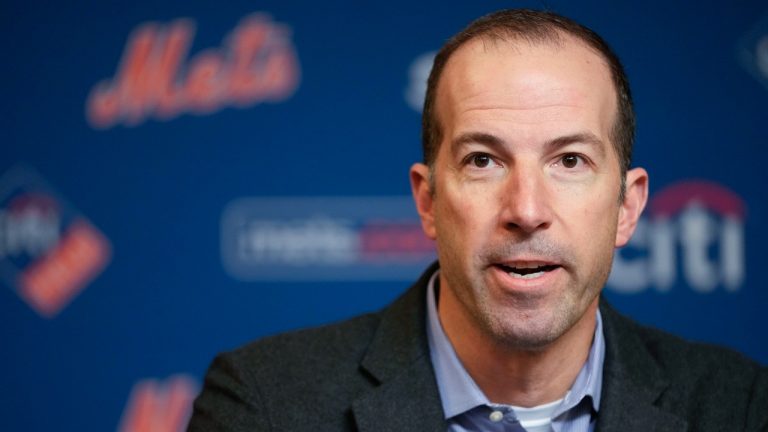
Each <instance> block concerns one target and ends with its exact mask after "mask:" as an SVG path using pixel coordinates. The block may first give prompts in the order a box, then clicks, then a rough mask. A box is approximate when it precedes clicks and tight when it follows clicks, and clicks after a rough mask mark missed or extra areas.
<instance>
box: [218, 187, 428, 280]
mask: <svg viewBox="0 0 768 432" xmlns="http://www.w3.org/2000/svg"><path fill="white" fill-rule="evenodd" d="M221 254H222V261H223V264H224V268H225V269H226V271H227V272H228V273H229V274H230V275H231V276H232V277H234V278H236V279H240V280H248V281H259V280H269V281H302V280H303V281H313V280H412V279H413V278H415V277H417V276H418V275H419V274H420V273H421V272H422V271H423V270H424V268H425V267H426V266H427V265H428V264H429V263H431V262H432V261H433V260H434V259H435V257H436V254H435V251H434V244H433V242H432V241H431V240H429V239H428V238H427V237H426V236H425V235H424V234H423V232H422V230H421V223H420V221H419V218H418V215H417V214H416V210H415V208H414V205H413V200H412V199H411V198H410V197H354V198H353V197H310V198H242V199H238V200H235V201H233V202H231V203H230V204H229V205H228V206H227V208H226V209H225V210H224V213H223V215H222V219H221Z"/></svg>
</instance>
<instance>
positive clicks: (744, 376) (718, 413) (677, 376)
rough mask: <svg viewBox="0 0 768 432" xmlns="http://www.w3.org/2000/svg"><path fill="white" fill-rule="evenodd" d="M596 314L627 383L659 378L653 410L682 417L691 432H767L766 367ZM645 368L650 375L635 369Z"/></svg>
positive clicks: (724, 350) (610, 312) (626, 320)
mask: <svg viewBox="0 0 768 432" xmlns="http://www.w3.org/2000/svg"><path fill="white" fill-rule="evenodd" d="M601 312H603V315H604V317H605V316H606V315H607V317H608V320H607V321H609V322H610V324H609V326H610V327H611V329H610V330H608V334H609V335H610V337H611V338H612V339H614V343H613V350H614V352H613V356H614V357H615V358H620V359H621V362H622V364H623V370H624V371H625V372H626V373H628V374H630V375H631V376H632V377H633V381H634V382H635V383H640V382H644V381H654V380H656V378H658V377H662V379H663V381H665V382H666V384H665V385H664V390H663V391H662V393H661V394H660V396H659V399H658V401H657V403H658V404H659V406H661V407H664V408H665V409H666V410H668V411H670V412H673V413H676V414H678V415H680V416H682V417H684V418H686V419H687V420H688V422H689V425H691V426H694V429H695V430H718V428H720V427H725V425H729V429H730V430H764V428H768V368H766V367H765V366H763V365H760V364H758V363H757V362H755V361H754V360H751V359H749V358H748V357H746V356H744V355H743V354H740V353H738V352H736V351H734V350H731V349H727V348H724V347H720V346H716V345H713V344H708V343H700V342H692V341H687V340H684V339H682V338H680V337H678V336H675V335H672V334H670V333H668V332H665V331H662V330H659V329H655V328H652V327H648V326H644V325H641V324H638V323H636V322H634V321H633V320H631V319H629V318H626V317H624V316H622V315H620V314H619V313H617V312H615V311H614V310H611V309H610V308H605V307H604V308H601ZM606 336H607V337H609V336H608V335H606ZM628 347H629V348H628ZM638 347H642V348H638ZM643 358H648V359H651V361H645V360H639V359H643ZM649 364H653V365H654V366H653V369H655V372H653V373H650V372H648V371H647V370H639V369H641V368H640V365H642V366H643V369H647V368H648V365H649Z"/></svg>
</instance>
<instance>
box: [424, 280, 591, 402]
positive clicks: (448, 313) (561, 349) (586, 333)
mask: <svg viewBox="0 0 768 432" xmlns="http://www.w3.org/2000/svg"><path fill="white" fill-rule="evenodd" d="M440 294H441V295H440V302H439V304H438V315H439V316H440V321H441V324H442V327H443V329H444V331H445V334H446V336H447V337H448V340H449V341H450V342H451V344H452V345H453V348H454V350H455V351H456V355H457V356H458V357H459V360H461V363H462V364H463V366H464V368H465V369H466V370H467V372H468V373H469V375H470V376H471V377H472V379H473V380H474V381H475V383H477V385H478V386H479V387H480V389H481V390H482V391H483V393H484V394H485V395H486V397H488V399H489V400H490V401H491V402H493V403H501V404H507V405H515V406H521V407H532V406H537V405H541V404H545V403H547V402H552V401H555V400H557V399H560V398H562V397H564V396H565V394H566V393H567V392H568V390H569V389H570V388H571V386H572V385H573V382H574V381H575V380H576V376H577V375H578V374H579V371H580V370H581V368H582V366H583V365H584V363H585V362H586V360H587V357H588V355H589V350H590V347H591V345H592V339H593V336H594V332H595V325H596V313H597V305H598V299H599V297H596V298H595V299H594V300H593V302H592V303H591V304H590V305H589V307H588V308H587V310H586V311H585V313H584V314H583V315H582V317H581V318H580V319H579V320H578V321H577V322H576V323H575V324H574V325H573V326H572V327H571V328H570V329H569V330H568V331H566V333H564V334H563V335H561V336H560V337H558V338H557V339H556V340H555V341H553V342H552V343H550V344H549V345H547V346H545V347H543V348H538V349H535V350H526V349H516V348H511V347H509V346H508V344H504V343H503V342H500V341H498V340H497V338H494V337H493V336H492V335H490V334H489V332H488V331H486V330H484V329H482V327H481V326H480V325H479V324H478V323H477V321H476V320H475V319H474V318H473V317H471V316H470V314H469V313H468V312H467V311H466V309H465V308H464V307H463V306H462V305H461V303H460V302H459V300H458V299H457V298H456V297H455V296H454V295H453V293H452V290H451V289H442V290H441V293H440Z"/></svg>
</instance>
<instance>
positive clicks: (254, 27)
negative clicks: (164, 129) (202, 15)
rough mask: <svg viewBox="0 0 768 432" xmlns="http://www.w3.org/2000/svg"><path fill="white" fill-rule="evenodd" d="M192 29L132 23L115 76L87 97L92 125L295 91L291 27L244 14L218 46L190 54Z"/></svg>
mask: <svg viewBox="0 0 768 432" xmlns="http://www.w3.org/2000/svg"><path fill="white" fill-rule="evenodd" d="M194 34H195V22H194V21H193V20H192V19H178V20H176V21H173V22H170V23H168V24H163V23H157V22H148V23H143V24H141V25H140V26H138V28H136V29H135V30H134V31H133V33H132V34H131V36H130V37H129V38H128V42H127V43H126V46H125V49H124V52H123V56H122V59H121V61H120V65H119V67H118V69H117V72H116V73H115V76H114V77H113V78H110V79H107V80H104V81H101V82H99V83H98V84H96V85H95V86H94V87H93V89H92V90H91V92H90V94H89V95H88V100H87V102H86V117H87V119H88V122H89V123H90V124H91V126H93V127H94V128H98V129H105V128H110V127H112V126H115V125H116V124H123V125H125V126H136V125H139V124H141V123H142V122H144V121H145V120H146V119H148V118H154V119H156V120H168V119H171V118H174V117H176V116H178V115H180V114H183V113H187V112H189V113H194V114H210V113H214V112H216V111H218V110H220V109H222V108H225V107H228V106H234V107H240V108H245V107H249V106H252V105H254V104H257V103H260V102H280V101H283V100H285V99H287V98H288V97H290V96H291V95H292V94H293V93H294V92H295V91H296V89H297V87H298V84H299V75H300V72H299V63H298V59H297V56H296V49H295V48H294V45H293V42H292V40H291V32H290V30H289V29H288V27H286V26H285V25H284V24H280V23H276V22H274V21H272V19H271V18H270V17H269V16H268V15H266V14H262V13H256V14H252V15H249V16H247V17H245V18H243V19H242V21H241V22H240V24H238V25H237V27H235V29H234V30H232V32H231V33H230V34H229V35H228V36H227V37H226V38H225V39H224V42H223V44H222V46H221V47H217V48H209V49H206V50H204V51H201V52H198V53H197V54H195V55H194V56H192V57H191V58H188V51H189V47H190V46H191V45H192V39H193V37H194Z"/></svg>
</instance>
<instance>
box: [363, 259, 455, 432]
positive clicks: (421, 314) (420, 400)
mask: <svg viewBox="0 0 768 432" xmlns="http://www.w3.org/2000/svg"><path fill="white" fill-rule="evenodd" d="M436 269H437V265H436V264H435V265H433V266H431V267H430V268H429V269H428V270H427V271H426V272H424V274H423V275H422V277H421V278H420V279H419V281H417V282H416V284H414V286H413V287H412V288H411V289H409V290H408V291H407V292H406V293H405V295H403V296H402V297H401V298H400V299H398V300H397V301H396V302H395V303H394V304H393V305H392V306H391V307H389V308H387V309H386V310H385V311H384V312H383V315H382V318H381V323H380V325H379V328H378V329H377V331H376V335H375V336H374V338H373V340H372V342H371V345H370V346H369V348H368V351H367V353H366V355H365V357H364V358H363V360H362V362H361V364H360V367H361V369H362V370H363V371H364V372H365V373H367V374H369V375H370V376H371V377H372V378H373V379H374V381H375V382H376V383H377V384H378V386H376V387H375V388H373V389H372V390H371V391H369V392H367V393H366V394H364V395H362V396H361V397H360V398H358V399H357V400H355V401H354V403H353V404H352V411H353V413H354V418H355V421H356V423H357V426H358V428H359V430H360V431H393V430H396V431H431V430H445V429H446V427H447V423H446V422H445V420H444V415H443V408H442V403H441V401H440V393H439V390H438V388H437V382H436V381H435V373H434V369H433V368H432V362H431V360H430V356H429V344H428V342H427V330H426V308H427V305H426V295H427V294H426V287H427V283H428V281H429V277H430V276H431V275H432V273H434V271H435V270H436Z"/></svg>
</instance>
